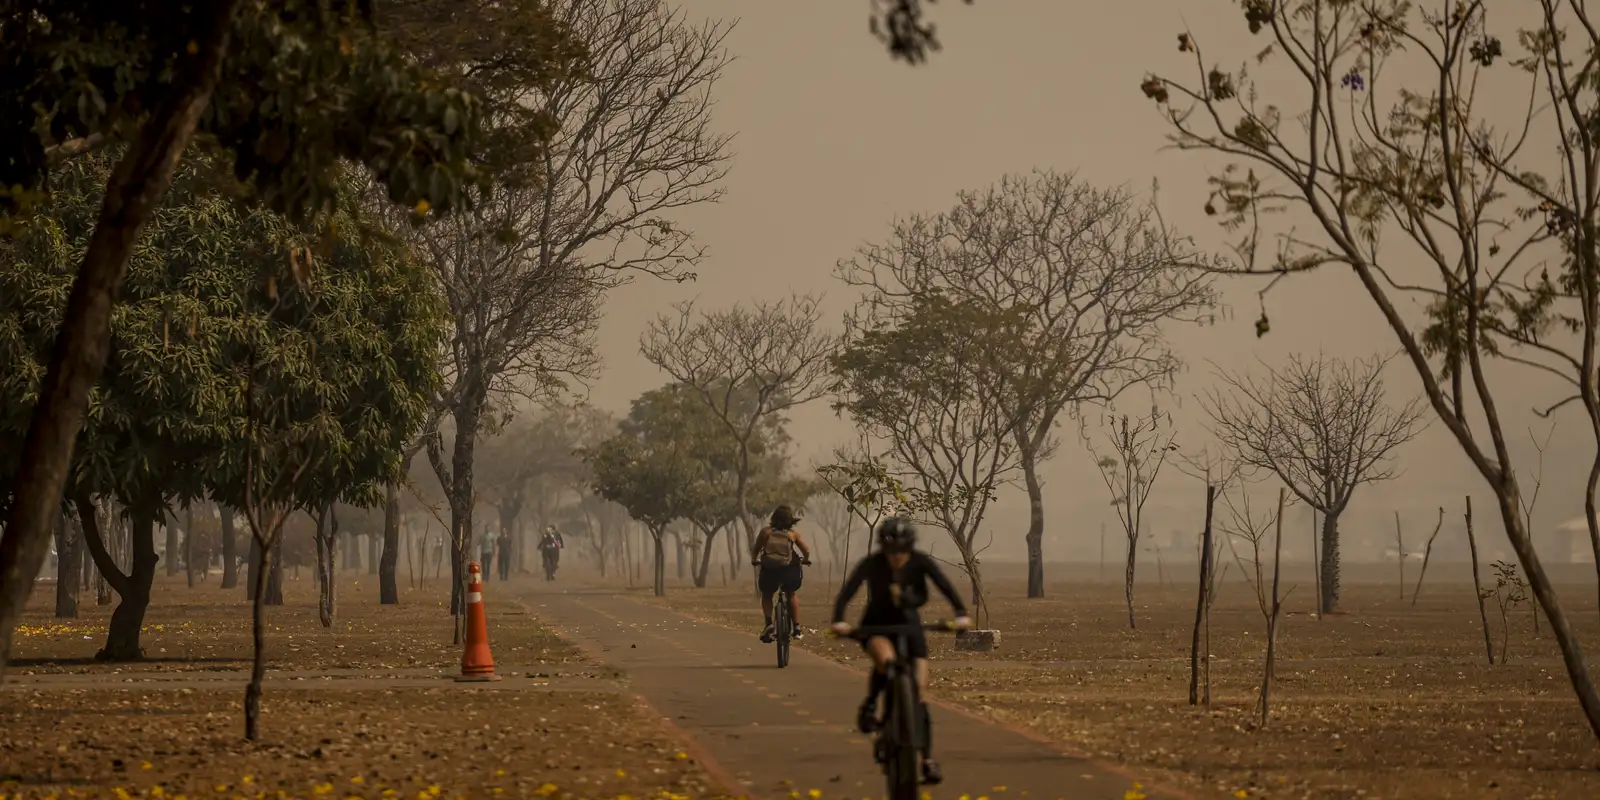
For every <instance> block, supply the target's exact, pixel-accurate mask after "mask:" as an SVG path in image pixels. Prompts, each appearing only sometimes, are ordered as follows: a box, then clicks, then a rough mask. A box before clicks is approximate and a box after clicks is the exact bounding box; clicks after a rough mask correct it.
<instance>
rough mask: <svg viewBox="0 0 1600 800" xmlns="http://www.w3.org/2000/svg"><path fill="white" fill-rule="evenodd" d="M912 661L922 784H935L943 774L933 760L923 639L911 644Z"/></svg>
mask: <svg viewBox="0 0 1600 800" xmlns="http://www.w3.org/2000/svg"><path fill="white" fill-rule="evenodd" d="M912 650H913V651H914V652H913V654H912V657H913V660H912V662H911V664H912V672H911V674H912V675H913V676H914V677H915V679H916V686H917V729H918V733H919V735H920V737H921V739H922V782H923V783H928V784H937V783H940V782H942V781H943V780H944V772H943V771H942V770H940V769H939V762H937V761H934V760H933V715H932V714H930V713H929V712H928V700H927V696H926V692H927V690H928V644H927V640H926V639H925V638H924V639H923V640H922V642H920V646H919V644H913V645H912Z"/></svg>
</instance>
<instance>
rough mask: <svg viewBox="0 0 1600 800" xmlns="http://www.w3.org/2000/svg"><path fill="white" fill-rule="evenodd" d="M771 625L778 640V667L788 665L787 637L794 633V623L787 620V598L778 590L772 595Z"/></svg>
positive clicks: (781, 667)
mask: <svg viewBox="0 0 1600 800" xmlns="http://www.w3.org/2000/svg"><path fill="white" fill-rule="evenodd" d="M772 602H773V609H772V626H773V634H774V638H776V639H777V642H778V669H783V668H784V667H787V666H789V637H790V636H791V635H793V633H794V623H792V622H790V621H789V598H788V597H787V596H785V595H784V593H782V592H779V593H778V595H777V597H774V598H773V600H772Z"/></svg>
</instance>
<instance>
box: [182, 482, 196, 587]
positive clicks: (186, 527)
mask: <svg viewBox="0 0 1600 800" xmlns="http://www.w3.org/2000/svg"><path fill="white" fill-rule="evenodd" d="M196 546H197V542H195V540H194V504H193V503H184V504H183V573H184V578H185V579H186V580H187V581H188V583H189V588H190V589H193V588H194V569H195V563H194V562H195V548H196Z"/></svg>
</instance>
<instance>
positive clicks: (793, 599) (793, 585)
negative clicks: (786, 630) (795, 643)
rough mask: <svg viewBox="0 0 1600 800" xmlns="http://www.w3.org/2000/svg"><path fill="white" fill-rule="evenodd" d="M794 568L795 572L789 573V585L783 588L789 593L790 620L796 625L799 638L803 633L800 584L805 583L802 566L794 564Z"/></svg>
mask: <svg viewBox="0 0 1600 800" xmlns="http://www.w3.org/2000/svg"><path fill="white" fill-rule="evenodd" d="M792 569H793V572H792V573H791V574H790V575H789V581H788V585H787V586H784V587H783V588H784V591H785V592H787V593H788V595H789V622H790V623H792V624H793V626H794V631H793V634H794V638H796V639H798V638H800V635H801V630H800V585H801V584H802V583H804V580H803V579H802V578H803V573H801V572H800V567H799V566H798V565H796V566H794V567H793V568H792Z"/></svg>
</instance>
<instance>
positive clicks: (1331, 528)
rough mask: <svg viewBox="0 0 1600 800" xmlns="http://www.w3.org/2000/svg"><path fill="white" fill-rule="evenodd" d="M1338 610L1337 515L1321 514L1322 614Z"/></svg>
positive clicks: (1325, 512)
mask: <svg viewBox="0 0 1600 800" xmlns="http://www.w3.org/2000/svg"><path fill="white" fill-rule="evenodd" d="M1338 610H1339V515H1338V514H1337V513H1329V512H1327V511H1324V512H1322V613H1324V614H1332V613H1334V612H1336V611H1338Z"/></svg>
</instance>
